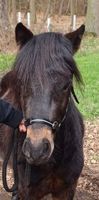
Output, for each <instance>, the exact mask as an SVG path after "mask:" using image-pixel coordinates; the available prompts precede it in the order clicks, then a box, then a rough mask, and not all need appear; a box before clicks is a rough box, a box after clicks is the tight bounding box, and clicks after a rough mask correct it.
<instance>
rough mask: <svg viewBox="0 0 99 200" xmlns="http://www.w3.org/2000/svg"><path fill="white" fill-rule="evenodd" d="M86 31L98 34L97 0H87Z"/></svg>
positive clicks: (98, 10) (98, 13) (98, 11)
mask: <svg viewBox="0 0 99 200" xmlns="http://www.w3.org/2000/svg"><path fill="white" fill-rule="evenodd" d="M86 32H89V33H93V34H95V35H97V36H99V0H88V8H87V15H86Z"/></svg>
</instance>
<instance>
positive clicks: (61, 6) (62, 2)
mask: <svg viewBox="0 0 99 200" xmlns="http://www.w3.org/2000/svg"><path fill="white" fill-rule="evenodd" d="M63 4H64V0H62V1H61V2H60V7H59V17H60V16H61V15H62V9H63Z"/></svg>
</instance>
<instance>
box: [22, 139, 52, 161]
mask: <svg viewBox="0 0 99 200" xmlns="http://www.w3.org/2000/svg"><path fill="white" fill-rule="evenodd" d="M22 151H23V154H24V155H25V157H26V160H27V161H28V162H29V163H30V164H36V165H37V164H41V163H43V162H45V161H46V160H48V157H49V155H50V152H51V145H50V142H49V141H48V140H47V139H46V138H44V139H43V140H41V141H40V142H39V143H37V144H32V142H31V140H30V139H29V138H26V139H25V141H24V144H23V148H22Z"/></svg>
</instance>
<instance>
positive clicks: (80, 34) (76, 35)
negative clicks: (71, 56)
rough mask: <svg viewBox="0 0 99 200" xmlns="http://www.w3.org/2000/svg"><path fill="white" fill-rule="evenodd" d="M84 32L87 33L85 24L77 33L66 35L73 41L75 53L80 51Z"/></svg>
mask: <svg viewBox="0 0 99 200" xmlns="http://www.w3.org/2000/svg"><path fill="white" fill-rule="evenodd" d="M84 32H85V25H84V24H83V25H82V26H80V28H78V29H77V30H76V31H73V32H71V33H67V34H66V35H65V36H66V38H68V39H69V40H70V41H71V43H72V46H73V51H74V53H75V52H76V51H77V50H78V49H79V46H80V43H81V40H82V37H83V34H84Z"/></svg>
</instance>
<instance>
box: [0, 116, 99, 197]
mask: <svg viewBox="0 0 99 200" xmlns="http://www.w3.org/2000/svg"><path fill="white" fill-rule="evenodd" d="M85 130H86V131H85V137H84V154H85V166H84V169H83V171H82V174H81V177H80V179H79V183H78V187H77V192H76V196H75V200H99V119H96V120H94V121H86V122H85ZM1 167H2V163H1V164H0V192H1V193H0V200H10V199H11V198H10V195H9V194H7V193H6V192H5V191H4V189H3V187H2V181H1ZM8 180H9V183H11V182H12V173H11V170H10V169H9V170H8ZM47 199H48V200H50V199H51V197H50V196H49V197H47Z"/></svg>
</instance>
